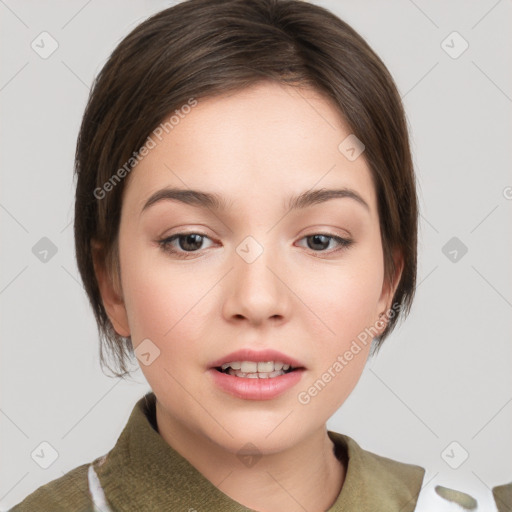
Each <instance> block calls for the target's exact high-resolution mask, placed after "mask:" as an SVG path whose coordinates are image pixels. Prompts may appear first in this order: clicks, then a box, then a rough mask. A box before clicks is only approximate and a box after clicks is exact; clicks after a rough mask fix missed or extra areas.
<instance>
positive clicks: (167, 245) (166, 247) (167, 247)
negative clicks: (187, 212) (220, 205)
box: [158, 231, 354, 259]
mask: <svg viewBox="0 0 512 512" xmlns="http://www.w3.org/2000/svg"><path fill="white" fill-rule="evenodd" d="M187 235H199V236H201V237H203V238H210V237H209V236H208V235H205V234H204V233H200V232H197V231H189V232H185V233H176V234H175V235H172V236H170V237H167V238H164V239H163V240H158V245H159V246H160V247H161V249H162V250H163V251H164V252H165V253H168V254H173V255H175V256H176V257H177V258H180V259H188V258H190V257H194V256H193V255H194V254H197V253H199V252H200V250H201V249H199V250H197V251H184V252H183V251H177V250H176V249H174V248H172V246H171V243H172V242H173V241H174V240H177V239H179V238H180V237H184V236H187ZM317 235H319V236H325V237H327V238H330V239H332V240H334V241H335V242H337V243H338V244H339V245H340V247H339V248H338V249H335V250H331V251H313V250H312V249H310V250H311V251H313V252H314V253H323V252H327V253H328V254H334V253H337V252H339V251H343V250H345V249H348V248H349V247H350V246H351V245H352V244H353V243H354V241H353V240H351V239H349V238H342V237H340V236H336V235H333V234H330V233H313V234H311V235H306V236H304V237H302V238H301V240H304V239H305V238H309V237H313V236H317Z"/></svg>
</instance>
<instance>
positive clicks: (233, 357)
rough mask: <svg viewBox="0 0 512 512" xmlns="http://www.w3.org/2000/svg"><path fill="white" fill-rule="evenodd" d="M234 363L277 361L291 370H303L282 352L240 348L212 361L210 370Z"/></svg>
mask: <svg viewBox="0 0 512 512" xmlns="http://www.w3.org/2000/svg"><path fill="white" fill-rule="evenodd" d="M234 361H255V362H257V363H264V362H267V361H279V362H281V363H284V364H289V365H290V366H291V367H292V368H304V365H303V364H302V363H301V362H300V361H298V360H297V359H294V358H293V357H290V356H287V355H286V354H283V353H282V352H278V351H277V350H273V349H270V348H268V349H265V350H254V349H250V348H242V349H240V350H236V351H235V352H231V353H230V354H227V355H225V356H222V357H221V358H220V359H217V360H216V361H213V362H212V363H211V364H210V367H211V368H217V367H219V366H222V365H223V364H224V363H232V362H234Z"/></svg>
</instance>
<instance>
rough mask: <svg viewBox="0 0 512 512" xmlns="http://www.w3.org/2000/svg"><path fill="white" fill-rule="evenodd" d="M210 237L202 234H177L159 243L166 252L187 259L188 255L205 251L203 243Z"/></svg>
mask: <svg viewBox="0 0 512 512" xmlns="http://www.w3.org/2000/svg"><path fill="white" fill-rule="evenodd" d="M205 239H208V236H206V235H204V234H202V233H176V234H175V235H172V236H170V237H168V238H164V239H163V240H160V241H159V242H158V243H159V245H160V247H161V248H162V250H164V251H165V252H168V253H171V254H175V255H176V256H177V257H182V258H186V257H187V256H188V255H187V253H190V254H193V253H196V252H199V251H200V250H201V249H204V247H202V246H203V242H204V240H205Z"/></svg>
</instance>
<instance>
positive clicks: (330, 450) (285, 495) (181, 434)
mask: <svg viewBox="0 0 512 512" xmlns="http://www.w3.org/2000/svg"><path fill="white" fill-rule="evenodd" d="M156 421H157V426H158V431H159V433H160V435H161V436H162V438H163V439H164V440H165V441H166V442H167V443H168V444H169V445H170V446H171V447H172V448H173V449H174V450H175V451H177V452H178V453H179V454H180V455H181V456H182V457H184V458H185V459H187V460H188V462H190V464H192V466H194V467H195V468H196V469H197V470H198V471H199V472H200V473H201V474H202V475H203V476H204V477H205V478H206V479H207V480H209V481H210V482H211V483H212V484H213V485H215V486H216V487H217V488H218V489H219V490H220V491H222V492H223V493H224V494H226V495H227V496H229V497H230V498H231V499H233V500H235V501H237V502H238V503H240V504H242V505H244V506H245V507H247V508H251V509H253V510H258V511H260V512H273V511H276V510H287V511H290V512H295V511H297V512H299V511H300V512H304V510H308V511H311V512H315V511H318V512H320V511H322V512H323V511H325V510H328V509H329V508H330V507H331V506H332V505H333V504H334V502H335V501H336V499H337V497H338V495H339V493H340V491H341V488H342V486H343V482H344V479H345V472H346V468H345V467H344V464H343V463H342V462H341V461H340V460H338V459H337V458H336V456H335V454H334V444H333V442H332V441H331V439H330V438H329V436H328V434H327V429H326V427H325V425H324V426H322V427H321V428H319V429H318V430H317V431H315V432H313V433H311V434H309V435H308V436H307V437H306V438H303V439H302V440H301V442H300V443H299V444H297V445H296V446H293V447H291V448H289V449H287V450H283V451H280V452H277V453H271V454H263V455H260V454H258V455H257V457H256V458H250V457H247V458H244V459H243V460H241V458H240V457H239V456H237V454H236V453H232V452H230V451H228V450H226V449H224V448H223V447H222V446H220V445H218V444H217V443H215V442H213V441H212V440H211V439H209V438H207V437H205V436H202V435H200V434H198V433H197V432H192V431H191V430H190V429H188V428H186V426H185V425H183V424H181V423H179V422H178V421H177V420H176V419H175V418H172V417H169V416H168V415H166V414H165V412H164V411H163V410H162V408H161V406H160V404H159V403H158V401H157V404H156ZM258 457H259V458H258Z"/></svg>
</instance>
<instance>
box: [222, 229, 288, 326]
mask: <svg viewBox="0 0 512 512" xmlns="http://www.w3.org/2000/svg"><path fill="white" fill-rule="evenodd" d="M262 233H263V234H262V235H257V234H256V235H248V236H246V237H245V238H244V239H243V240H242V241H241V242H240V243H239V244H238V246H237V247H236V249H235V251H236V254H235V259H234V268H233V274H232V288H231V292H230V294H229V299H228V302H227V303H228V311H229V314H230V315H243V316H244V317H246V318H248V319H250V320H257V321H264V320H265V319H267V318H270V317H273V316H276V315H284V313H285V304H286V297H285V295H286V291H285V289H286V287H285V286H284V285H283V283H282V282H281V279H283V277H281V278H279V277H278V276H279V273H280V272H281V271H280V270H279V268H280V265H279V262H278V256H277V252H278V251H276V250H275V248H273V247H271V246H270V244H271V239H272V237H271V236H267V234H265V232H264V231H263V232H262ZM258 238H259V240H258ZM281 268H282V267H281ZM283 280H284V279H283Z"/></svg>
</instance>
